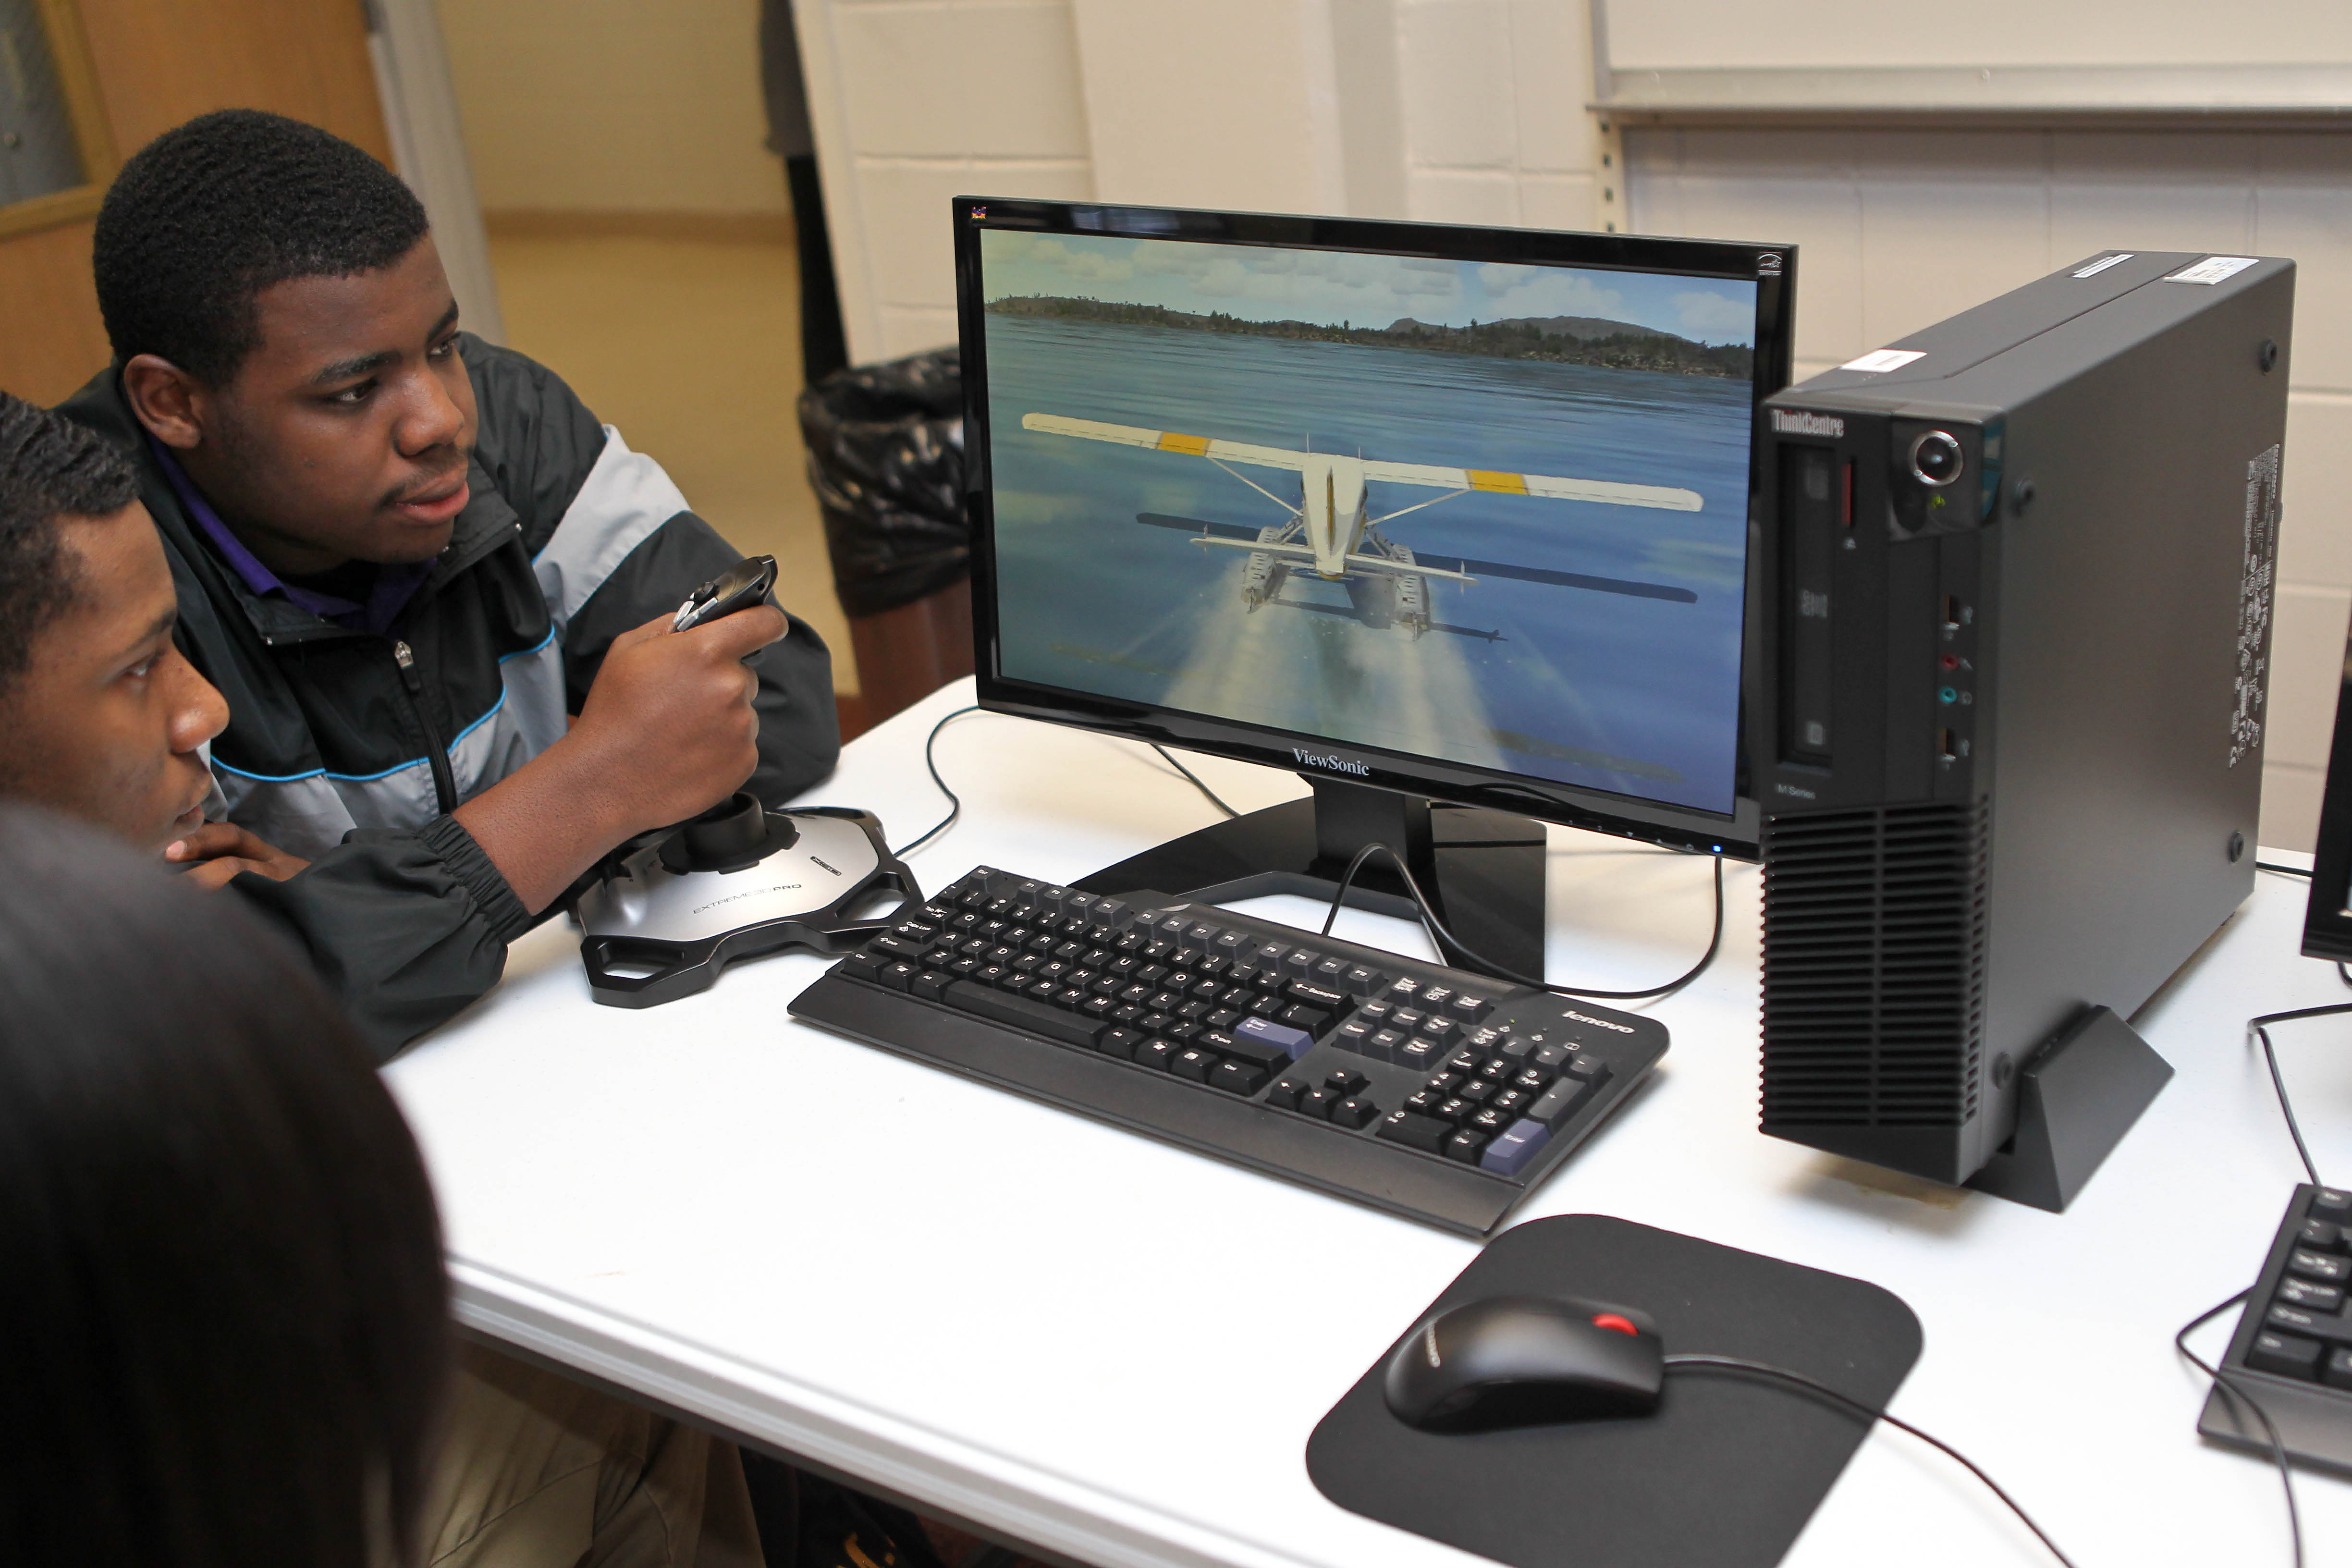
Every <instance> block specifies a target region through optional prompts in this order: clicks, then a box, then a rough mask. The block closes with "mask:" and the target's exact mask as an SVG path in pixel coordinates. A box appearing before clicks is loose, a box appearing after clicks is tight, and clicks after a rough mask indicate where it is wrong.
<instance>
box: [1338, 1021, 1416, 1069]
mask: <svg viewBox="0 0 2352 1568" xmlns="http://www.w3.org/2000/svg"><path fill="white" fill-rule="evenodd" d="M1348 1027H1349V1028H1354V1027H1355V1025H1353V1024H1349V1026H1348ZM1404 1042H1405V1037H1404V1036H1402V1035H1401V1034H1399V1033H1398V1032H1397V1031H1396V1030H1394V1029H1374V1030H1373V1031H1372V1033H1371V1038H1370V1042H1369V1043H1368V1044H1367V1046H1366V1047H1365V1050H1364V1054H1365V1055H1366V1056H1368V1057H1371V1058H1374V1059H1376V1060H1379V1061H1384V1062H1392V1061H1394V1060H1396V1059H1397V1048H1398V1047H1401V1046H1402V1045H1403V1044H1404Z"/></svg>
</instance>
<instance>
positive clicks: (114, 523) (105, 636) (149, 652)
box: [0, 393, 228, 851]
mask: <svg viewBox="0 0 2352 1568" xmlns="http://www.w3.org/2000/svg"><path fill="white" fill-rule="evenodd" d="M177 621H178V604H177V600H176V598H175V596H174V595H173V586H172V572H171V568H170V566H169V565H168V564H167V563H165V561H164V559H163V542H162V541H161V540H160V539H159V538H158V537H157V536H156V533H155V524H154V522H153V521H152V519H151V518H150V517H149V516H148V515H147V509H146V508H145V507H144V506H143V505H142V504H141V503H140V500H139V489H138V481H137V479H136V477H135V476H134V475H133V473H132V471H131V464H130V463H129V461H128V460H126V459H125V458H123V456H122V454H121V452H120V451H118V450H117V449H116V448H114V447H110V446H109V445H107V443H106V442H105V441H104V440H103V439H102V438H101V437H98V436H96V435H94V434H92V433H91V432H89V431H88V430H85V429H83V428H82V427H81V426H79V425H76V424H74V423H72V422H71V421H69V420H68V419H66V418H64V417H63V416H59V415H56V414H51V413H49V412H48V411H47V410H46V409H41V408H37V407H35V406H33V405H31V404H28V403H25V402H22V401H20V400H18V399H16V398H14V397H11V396H9V395H7V394H5V393H0V735H5V738H6V743H5V745H0V795H6V796H13V797H16V798H17V799H22V800H29V801H33V802H35V803H37V804H39V805H47V806H50V807H52V808H54V809H56V810H58V811H62V812H66V813H68V814H69V815H71V816H79V817H81V818H82V819H83V820H85V821H88V822H92V823H95V824H97V825H98V826H101V827H106V828H110V829H111V830H112V831H114V832H115V833H116V834H118V835H120V836H121V837H124V838H126V839H128V840H130V841H131V843H132V844H134V845H137V846H139V847H142V848H145V849H149V850H152V851H161V850H162V849H163V847H164V846H165V845H166V844H168V843H170V842H171V841H172V840H173V839H174V838H177V837H180V836H181V835H183V834H185V833H187V832H190V831H192V830H194V828H196V827H197V826H201V825H202V823H203V821H204V815H203V807H204V803H205V796H206V795H207V794H208V793H209V792H210V790H211V788H212V775H211V773H210V772H209V771H208V770H207V769H206V767H205V757H204V753H203V751H202V747H203V746H204V745H205V742H208V741H210V740H211V739H212V738H213V737H214V736H215V735H217V734H219V733H220V732H221V731H222V729H223V728H224V727H225V726H226V724H227V723H228V709H227V706H226V704H225V703H223V702H222V700H221V695H220V693H219V692H218V691H216V690H215V689H213V686H212V683H211V682H209V681H207V680H206V679H205V678H204V677H203V676H201V675H199V674H197V673H196V670H195V668H194V666H192V665H190V664H189V663H188V661H187V659H186V658H184V657H182V655H181V653H180V651H179V649H178V648H177V647H174V646H173V641H172V629H173V626H174V625H176V624H177Z"/></svg>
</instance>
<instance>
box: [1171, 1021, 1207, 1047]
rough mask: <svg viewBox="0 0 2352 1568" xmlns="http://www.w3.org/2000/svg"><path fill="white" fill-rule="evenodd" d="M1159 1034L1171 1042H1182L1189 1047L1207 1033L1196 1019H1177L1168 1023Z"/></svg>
mask: <svg viewBox="0 0 2352 1568" xmlns="http://www.w3.org/2000/svg"><path fill="white" fill-rule="evenodd" d="M1208 1032H1209V1031H1208V1030H1207V1028H1206V1027H1204V1026H1202V1024H1201V1023H1200V1021H1199V1020H1197V1019H1193V1018H1178V1019H1175V1020H1173V1021H1171V1023H1169V1024H1168V1025H1167V1026H1164V1027H1163V1028H1161V1030H1160V1033H1161V1034H1163V1035H1165V1036H1167V1037H1169V1038H1170V1039H1171V1040H1182V1041H1183V1042H1184V1043H1185V1044H1187V1045H1190V1044H1192V1042H1193V1041H1194V1040H1196V1039H1198V1038H1200V1037H1202V1035H1205V1034H1207V1033H1208Z"/></svg>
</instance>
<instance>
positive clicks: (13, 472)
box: [0, 392, 139, 698]
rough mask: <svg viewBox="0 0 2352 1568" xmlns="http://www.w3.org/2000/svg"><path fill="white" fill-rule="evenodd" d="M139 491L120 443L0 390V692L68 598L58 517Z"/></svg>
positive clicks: (69, 574)
mask: <svg viewBox="0 0 2352 1568" xmlns="http://www.w3.org/2000/svg"><path fill="white" fill-rule="evenodd" d="M138 498H139V476H138V474H137V473H136V472H135V471H134V470H133V469H132V468H131V460H130V459H129V458H126V457H124V456H123V454H122V451H121V448H120V447H115V446H114V445H112V444H111V443H110V442H109V441H108V440H107V439H106V438H105V437H102V436H99V435H97V434H95V433H93V432H92V431H90V430H88V429H85V428H84V427H83V426H79V425H77V424H75V423H74V422H73V421H72V420H70V419H68V418H67V417H66V416H64V415H62V414H53V413H51V412H50V411H49V410H47V409H46V408H41V407H38V406H36V405H33V404H30V403H27V402H26V401H25V400H24V399H23V398H21V397H11V396H10V395H8V394H6V393H5V392H0V698H5V697H6V696H7V695H8V691H9V689H10V688H11V687H13V686H15V685H16V681H17V679H19V678H21V677H22V676H23V675H24V673H25V668H26V665H28V664H30V663H31V662H32V658H33V639H34V637H36V636H37V635H38V634H39V633H40V632H41V631H42V629H43V628H45V627H46V626H47V625H48V624H49V623H50V622H51V621H53V620H55V619H57V617H58V616H59V615H60V614H62V613H63V612H64V611H65V609H66V606H68V605H70V604H72V603H73V598H74V563H73V558H72V556H71V555H70V554H68V552H67V550H66V548H65V543H64V542H63V541H62V540H60V539H59V538H58V530H57V521H58V518H60V517H64V516H75V517H110V516H112V515H113V514H114V513H116V512H118V511H121V510H122V509H123V508H124V507H126V506H129V505H130V504H131V502H132V501H134V500H137V499H138Z"/></svg>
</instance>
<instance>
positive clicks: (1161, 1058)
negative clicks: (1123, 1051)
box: [1135, 1035, 1184, 1072]
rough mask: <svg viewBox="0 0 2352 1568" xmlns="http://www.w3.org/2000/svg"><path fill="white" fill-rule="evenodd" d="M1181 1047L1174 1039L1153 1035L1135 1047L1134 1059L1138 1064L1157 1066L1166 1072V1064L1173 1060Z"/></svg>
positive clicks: (1150, 1066)
mask: <svg viewBox="0 0 2352 1568" xmlns="http://www.w3.org/2000/svg"><path fill="white" fill-rule="evenodd" d="M1183 1048H1184V1047H1183V1046H1182V1045H1181V1044H1180V1043H1178V1042H1177V1041H1175V1040H1171V1039H1167V1038H1164V1037H1160V1036H1156V1035H1155V1036H1153V1037H1151V1038H1150V1039H1148V1040H1146V1041H1144V1042H1143V1044H1141V1045H1139V1046H1138V1047H1135V1059H1136V1062H1137V1063H1138V1064H1139V1066H1142V1067H1148V1068H1158V1069H1159V1070H1160V1071H1161V1072H1166V1071H1167V1070H1168V1064H1169V1063H1171V1062H1172V1061H1174V1060H1175V1059H1176V1057H1177V1053H1179V1052H1180V1051H1181V1050H1183Z"/></svg>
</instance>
